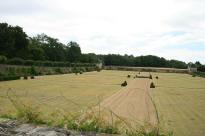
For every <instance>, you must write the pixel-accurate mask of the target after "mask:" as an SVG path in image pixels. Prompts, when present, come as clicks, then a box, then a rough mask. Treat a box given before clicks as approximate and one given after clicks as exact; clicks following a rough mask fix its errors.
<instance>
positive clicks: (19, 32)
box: [0, 23, 28, 59]
mask: <svg viewBox="0 0 205 136" xmlns="http://www.w3.org/2000/svg"><path fill="white" fill-rule="evenodd" d="M0 55H4V56H6V57H8V58H13V57H19V58H23V59H25V58H26V57H27V55H28V36H27V35H26V33H25V32H24V31H23V29H22V28H21V27H19V26H14V27H13V26H10V25H8V24H7V23H0Z"/></svg>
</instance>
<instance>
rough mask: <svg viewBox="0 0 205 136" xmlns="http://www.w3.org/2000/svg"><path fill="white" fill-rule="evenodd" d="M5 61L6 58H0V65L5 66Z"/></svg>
mask: <svg viewBox="0 0 205 136" xmlns="http://www.w3.org/2000/svg"><path fill="white" fill-rule="evenodd" d="M6 61H7V58H6V57H5V56H0V64H5V63H6Z"/></svg>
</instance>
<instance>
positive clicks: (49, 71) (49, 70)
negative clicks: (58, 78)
mask: <svg viewBox="0 0 205 136" xmlns="http://www.w3.org/2000/svg"><path fill="white" fill-rule="evenodd" d="M45 74H46V75H53V74H54V72H53V71H52V70H51V69H48V70H47V71H45Z"/></svg>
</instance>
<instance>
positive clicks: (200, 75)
mask: <svg viewBox="0 0 205 136" xmlns="http://www.w3.org/2000/svg"><path fill="white" fill-rule="evenodd" d="M191 75H192V76H193V77H195V76H199V77H203V78H205V72H193V73H192V74H191Z"/></svg>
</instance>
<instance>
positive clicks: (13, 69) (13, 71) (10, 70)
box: [7, 67, 16, 75]
mask: <svg viewBox="0 0 205 136" xmlns="http://www.w3.org/2000/svg"><path fill="white" fill-rule="evenodd" d="M7 70H8V74H9V75H15V74H16V68H15V67H8V68H7Z"/></svg>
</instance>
